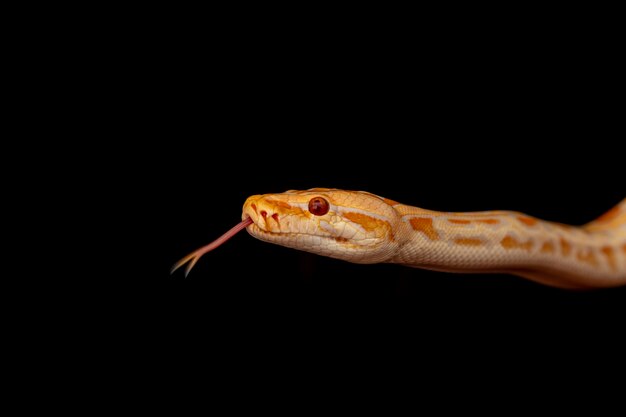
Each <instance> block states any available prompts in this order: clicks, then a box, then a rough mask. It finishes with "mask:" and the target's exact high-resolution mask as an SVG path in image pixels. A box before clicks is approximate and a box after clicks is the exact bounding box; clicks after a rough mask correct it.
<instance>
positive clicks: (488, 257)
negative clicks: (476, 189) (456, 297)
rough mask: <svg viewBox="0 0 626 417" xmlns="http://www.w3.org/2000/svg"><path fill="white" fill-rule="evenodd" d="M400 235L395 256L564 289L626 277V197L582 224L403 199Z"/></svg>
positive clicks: (426, 265)
mask: <svg viewBox="0 0 626 417" xmlns="http://www.w3.org/2000/svg"><path fill="white" fill-rule="evenodd" d="M394 208H395V209H396V211H397V212H398V213H399V215H400V218H401V222H400V225H399V226H398V228H399V233H398V236H402V242H401V244H400V246H399V250H398V251H397V252H396V254H395V256H393V257H392V258H391V259H389V260H388V262H391V263H398V264H403V265H407V266H411V267H416V268H425V269H433V270H438V271H447V272H502V273H511V274H515V275H519V276H522V277H524V278H527V279H531V280H534V281H537V282H540V283H542V284H547V285H552V286H557V287H562V288H588V287H611V286H617V285H623V284H626V200H624V201H623V202H622V203H620V204H619V205H618V206H616V207H615V208H614V209H613V210H611V211H609V212H608V213H607V214H605V215H604V216H602V217H600V218H598V219H597V220H596V221H594V222H591V223H589V224H587V225H585V226H582V227H574V226H567V225H563V224H558V223H552V222H547V221H543V220H540V219H537V218H534V217H531V216H527V215H525V214H522V213H517V212H511V211H487V212H475V213H447V212H437V211H430V210H424V209H420V208H417V207H412V206H406V205H401V204H398V205H396V206H395V207H394Z"/></svg>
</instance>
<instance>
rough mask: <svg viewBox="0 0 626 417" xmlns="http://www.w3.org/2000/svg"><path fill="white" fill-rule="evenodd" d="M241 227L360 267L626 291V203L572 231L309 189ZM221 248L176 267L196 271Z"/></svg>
mask: <svg viewBox="0 0 626 417" xmlns="http://www.w3.org/2000/svg"><path fill="white" fill-rule="evenodd" d="M242 220H243V221H242V223H240V226H239V228H243V227H245V228H246V230H247V231H248V233H249V234H250V235H252V236H254V237H256V238H258V239H260V240H262V241H266V242H270V243H274V244H278V245H282V246H286V247H290V248H293V249H298V250H303V251H307V252H312V253H315V254H318V255H323V256H329V257H332V258H337V259H342V260H345V261H349V262H354V263H362V264H372V263H383V262H384V263H393V264H401V265H405V266H409V267H415V268H425V269H431V270H437V271H445V272H464V273H472V272H477V273H478V272H480V273H489V272H494V273H509V274H514V275H517V276H520V277H523V278H525V279H530V280H533V281H536V282H539V283H541V284H545V285H549V286H554V287H560V288H568V289H589V288H603V287H615V286H620V285H626V199H624V200H623V201H622V202H620V203H619V204H617V205H616V206H615V207H614V208H613V209H611V210H610V211H608V212H607V213H605V214H604V215H602V216H600V217H599V218H598V219H596V220H594V221H592V222H590V223H588V224H586V225H582V226H569V225H565V224H559V223H554V222H548V221H544V220H541V219H538V218H535V217H532V216H529V215H526V214H523V213H519V212H514V211H483V212H467V213H454V212H439V211H432V210H426V209H422V208H418V207H414V206H409V205H405V204H401V203H398V202H396V201H393V200H390V199H387V198H384V197H380V196H378V195H375V194H371V193H368V192H364V191H347V190H339V189H329V188H312V189H309V190H304V191H297V190H290V191H286V192H284V193H277V194H262V195H253V196H251V197H249V198H248V199H247V200H246V201H245V203H244V205H243V211H242ZM232 234H234V232H232ZM225 239H226V238H224V239H223V240H225ZM220 243H221V241H220V242H219V243H217V244H215V243H214V244H212V245H209V246H211V247H210V248H208V246H207V247H204V248H201V249H199V250H198V251H196V252H194V253H192V254H190V255H189V256H187V257H186V258H183V259H182V260H181V261H180V262H179V263H178V264H176V265H175V268H174V269H176V268H178V267H180V266H181V265H183V264H184V263H186V262H188V261H189V260H192V262H191V264H190V266H193V264H194V263H195V261H197V259H198V258H199V257H200V256H202V254H204V253H206V252H207V251H208V250H211V249H213V248H214V247H215V246H217V245H219V244H220ZM207 248H208V249H207Z"/></svg>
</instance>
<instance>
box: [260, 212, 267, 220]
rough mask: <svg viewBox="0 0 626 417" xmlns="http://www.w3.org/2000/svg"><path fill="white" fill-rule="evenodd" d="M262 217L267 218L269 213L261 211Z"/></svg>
mask: <svg viewBox="0 0 626 417" xmlns="http://www.w3.org/2000/svg"><path fill="white" fill-rule="evenodd" d="M261 216H262V217H263V218H264V219H265V218H266V217H267V211H265V210H261Z"/></svg>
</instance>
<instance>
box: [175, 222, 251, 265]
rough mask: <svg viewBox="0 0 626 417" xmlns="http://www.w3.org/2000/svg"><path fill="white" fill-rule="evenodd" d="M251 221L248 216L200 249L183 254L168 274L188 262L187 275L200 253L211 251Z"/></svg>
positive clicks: (200, 255)
mask: <svg viewBox="0 0 626 417" xmlns="http://www.w3.org/2000/svg"><path fill="white" fill-rule="evenodd" d="M252 223H254V222H253V221H252V219H251V218H250V217H248V218H246V219H245V220H243V221H241V223H239V224H237V225H236V226H235V227H233V228H232V229H230V230H229V231H228V232H226V233H224V234H223V235H222V236H220V237H218V238H217V239H215V240H214V241H213V242H211V243H209V244H208V245H206V246H203V247H201V248H200V249H197V250H195V251H194V252H191V253H190V254H189V255H187V256H185V257H184V258H183V259H181V260H180V261H178V262H176V263H175V264H174V266H173V267H172V269H171V270H170V274H173V273H174V271H176V270H177V269H178V268H180V267H181V266H183V265H185V264H186V263H187V262H189V264H188V265H187V268H185V277H187V275H188V274H189V271H191V268H193V266H194V265H195V264H196V262H198V259H200V258H201V257H202V255H204V254H205V253H207V252H211V251H212V250H213V249H215V248H217V247H218V246H220V245H221V244H222V243H224V242H226V241H227V240H228V239H230V238H231V237H233V236H235V235H236V234H237V233H239V232H241V231H242V230H243V229H245V228H246V227H248V226H250V225H251V224H252Z"/></svg>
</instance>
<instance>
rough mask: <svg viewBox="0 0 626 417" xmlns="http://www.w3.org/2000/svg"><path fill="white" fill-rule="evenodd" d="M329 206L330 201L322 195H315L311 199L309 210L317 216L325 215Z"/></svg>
mask: <svg viewBox="0 0 626 417" xmlns="http://www.w3.org/2000/svg"><path fill="white" fill-rule="evenodd" d="M329 208H330V204H328V201H326V200H324V199H323V198H322V197H313V198H312V199H311V200H310V201H309V211H310V212H311V213H313V214H315V215H316V216H323V215H324V214H326V213H328V209H329Z"/></svg>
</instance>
